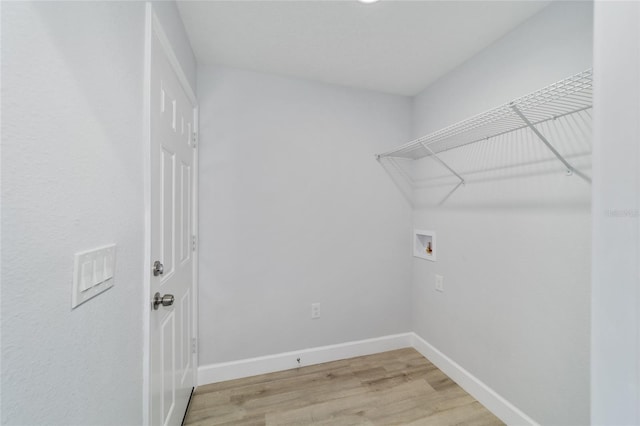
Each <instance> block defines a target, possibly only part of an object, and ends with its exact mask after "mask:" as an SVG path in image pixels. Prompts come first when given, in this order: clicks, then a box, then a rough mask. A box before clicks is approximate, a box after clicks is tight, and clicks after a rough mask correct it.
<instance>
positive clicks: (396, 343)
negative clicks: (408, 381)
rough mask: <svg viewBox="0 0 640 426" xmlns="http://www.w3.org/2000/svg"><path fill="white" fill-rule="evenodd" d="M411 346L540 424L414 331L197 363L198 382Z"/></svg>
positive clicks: (489, 404)
mask: <svg viewBox="0 0 640 426" xmlns="http://www.w3.org/2000/svg"><path fill="white" fill-rule="evenodd" d="M409 347H413V348H415V349H416V350H417V351H418V352H420V353H421V354H422V355H423V356H424V357H425V358H427V359H428V360H429V361H431V362H432V363H433V364H434V365H435V366H436V367H438V368H439V369H440V370H442V371H443V372H444V373H445V374H446V375H447V376H449V377H450V378H451V379H452V380H453V381H455V382H456V383H457V384H458V385H460V387H462V388H463V389H464V390H465V391H467V392H468V393H469V394H470V395H471V396H473V397H474V398H475V399H477V400H478V401H479V402H480V403H481V404H482V405H484V406H485V407H486V408H487V409H488V410H489V411H491V412H492V413H493V414H495V415H496V416H497V417H498V418H500V420H502V421H503V422H505V423H506V424H508V425H529V426H536V425H538V424H537V423H536V422H535V421H534V420H533V419H532V418H530V417H529V416H527V415H526V414H525V413H523V412H522V411H520V410H519V409H518V408H517V407H516V406H514V405H513V404H511V403H510V402H509V401H507V400H506V399H505V398H503V397H502V396H500V395H499V394H498V393H497V392H495V391H494V390H493V389H491V388H490V387H489V386H487V385H486V384H484V383H483V382H482V381H480V380H479V379H478V378H477V377H475V376H474V375H473V374H471V373H469V372H468V371H467V370H465V369H464V368H462V367H461V366H460V365H459V364H457V363H456V362H455V361H453V360H452V359H451V358H449V357H448V356H446V355H445V354H443V353H442V352H440V351H439V350H438V349H436V348H435V347H433V346H432V345H430V344H429V343H427V342H426V341H425V340H424V339H422V338H421V337H420V336H418V335H417V334H416V333H413V332H411V333H402V334H394V335H390V336H383V337H378V338H375V339H366V340H358V341H355V342H347V343H340V344H337V345H330V346H320V347H316V348H309V349H302V350H299V351H291V352H284V353H279V354H275V355H267V356H261V357H257V358H249V359H243V360H239V361H230V362H221V363H217V364H209V365H203V366H201V367H198V386H202V385H207V384H210V383H217V382H224V381H226V380H233V379H240V378H243V377H250V376H256V375H258V374H266V373H273V372H276V371H283V370H290V369H292V368H297V367H299V366H308V365H315V364H321V363H323V362H331V361H338V360H341V359H347V358H353V357H357V356H363V355H371V354H376V353H380V352H385V351H392V350H394V349H402V348H409ZM298 358H300V364H298V361H297V359H298Z"/></svg>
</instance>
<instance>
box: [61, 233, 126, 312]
mask: <svg viewBox="0 0 640 426" xmlns="http://www.w3.org/2000/svg"><path fill="white" fill-rule="evenodd" d="M115 270H116V245H115V244H111V245H108V246H104V247H98V248H96V249H93V250H87V251H83V252H80V253H76V254H75V258H74V262H73V292H72V293H71V308H72V309H73V308H75V307H76V306H78V305H80V304H82V303H84V302H86V301H87V300H89V299H91V298H92V297H95V296H97V295H99V294H100V293H102V292H103V291H105V290H108V289H110V288H111V287H113V281H114V279H113V275H114V273H115Z"/></svg>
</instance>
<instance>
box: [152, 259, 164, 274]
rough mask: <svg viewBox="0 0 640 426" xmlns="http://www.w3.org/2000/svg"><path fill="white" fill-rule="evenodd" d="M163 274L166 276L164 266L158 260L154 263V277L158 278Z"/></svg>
mask: <svg viewBox="0 0 640 426" xmlns="http://www.w3.org/2000/svg"><path fill="white" fill-rule="evenodd" d="M162 274H164V265H163V264H162V263H161V262H160V261H159V260H156V261H155V262H153V276H154V277H157V276H158V275H162Z"/></svg>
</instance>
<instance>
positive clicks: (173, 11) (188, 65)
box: [152, 0, 198, 93]
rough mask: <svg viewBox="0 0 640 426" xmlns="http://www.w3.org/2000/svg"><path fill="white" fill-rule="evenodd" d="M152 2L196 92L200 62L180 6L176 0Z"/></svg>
mask: <svg viewBox="0 0 640 426" xmlns="http://www.w3.org/2000/svg"><path fill="white" fill-rule="evenodd" d="M152 4H153V10H154V12H155V14H156V16H157V17H158V20H159V21H160V23H161V24H162V29H163V30H164V32H165V34H166V35H167V38H168V39H169V42H170V43H171V47H172V48H173V53H175V54H176V57H177V58H178V62H180V66H181V67H182V71H183V72H184V74H185V76H186V77H187V80H188V82H189V85H190V86H191V88H192V89H193V91H194V93H195V91H196V84H197V70H198V63H197V62H196V58H195V56H194V55H193V49H192V48H191V43H190V42H189V37H188V36H187V32H186V30H185V28H184V23H183V22H182V18H181V16H180V11H179V10H178V6H177V5H176V2H175V1H174V0H152Z"/></svg>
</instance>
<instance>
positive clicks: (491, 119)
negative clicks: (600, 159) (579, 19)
mask: <svg viewBox="0 0 640 426" xmlns="http://www.w3.org/2000/svg"><path fill="white" fill-rule="evenodd" d="M592 97H593V72H592V70H591V69H589V70H586V71H583V72H580V73H578V74H575V75H573V76H571V77H568V78H565V79H564V80H561V81H558V82H557V83H554V84H551V85H549V86H547V87H545V88H543V89H540V90H537V91H535V92H533V93H530V94H528V95H526V96H523V97H521V98H518V99H515V100H513V101H511V102H508V103H506V104H503V105H500V106H498V107H496V108H493V109H490V110H489V111H486V112H484V113H482V114H478V115H476V116H473V117H471V118H468V119H466V120H463V121H460V122H459V123H456V124H454V125H452V126H449V127H445V128H444V129H441V130H438V131H436V132H434V133H431V134H429V135H426V136H423V137H420V138H418V139H415V140H413V141H411V142H409V143H407V144H404V145H402V146H400V147H398V148H396V149H394V150H392V151H388V152H384V153H382V154H377V155H376V158H377V159H378V161H380V160H381V159H383V158H388V159H390V160H392V161H393V160H394V159H396V158H403V159H409V160H417V159H421V158H425V157H429V156H430V157H432V158H433V159H434V160H436V161H438V162H439V163H440V164H442V165H443V166H444V167H446V168H447V169H448V170H449V171H450V172H451V173H453V174H454V175H455V176H457V177H458V179H460V183H459V184H458V186H456V188H455V189H457V188H458V187H459V186H460V185H462V184H464V183H465V181H464V178H463V177H462V176H461V175H460V174H458V173H457V172H456V171H455V170H454V169H453V168H452V167H450V166H449V165H448V164H446V163H445V162H444V161H442V159H440V157H438V154H440V153H442V152H445V151H449V150H452V149H455V148H459V147H462V146H465V145H469V144H472V143H475V142H481V141H484V140H487V139H490V138H493V137H496V136H500V135H504V134H507V133H510V132H514V131H516V130H520V129H524V128H529V129H531V131H533V133H534V134H535V135H536V136H537V137H538V138H539V139H540V140H541V141H542V142H543V143H544V144H545V145H546V146H547V148H549V150H550V151H551V152H552V153H553V154H554V155H555V156H556V157H557V159H558V160H559V161H561V162H562V163H563V164H564V166H565V167H566V168H567V173H568V174H574V173H575V174H576V175H578V176H580V177H581V178H582V179H584V180H585V181H587V182H591V180H590V178H589V177H588V176H587V175H585V174H584V173H582V172H580V171H579V170H577V169H576V168H574V167H573V165H571V164H570V163H569V162H568V161H567V160H566V159H565V158H564V157H563V156H562V155H561V154H560V153H559V152H558V151H557V150H556V149H555V148H554V147H553V145H552V144H551V142H550V141H549V140H547V138H546V137H545V136H544V135H543V134H542V133H541V132H540V130H539V129H538V128H537V127H536V126H538V125H539V124H542V123H545V122H547V121H549V120H555V119H558V118H560V117H564V116H567V115H570V114H574V113H577V112H580V111H584V110H587V109H589V108H591V107H592V105H593V102H592ZM455 189H454V190H455Z"/></svg>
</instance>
